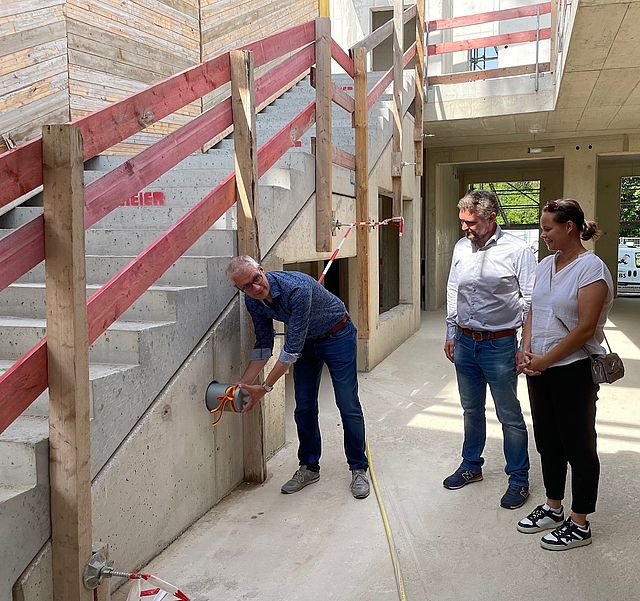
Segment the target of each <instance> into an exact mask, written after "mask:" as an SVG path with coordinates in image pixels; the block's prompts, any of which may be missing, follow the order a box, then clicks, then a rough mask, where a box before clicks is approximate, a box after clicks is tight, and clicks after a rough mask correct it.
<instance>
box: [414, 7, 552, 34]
mask: <svg viewBox="0 0 640 601" xmlns="http://www.w3.org/2000/svg"><path fill="white" fill-rule="evenodd" d="M538 11H540V13H538ZM550 12H551V2H541V3H539V4H529V5H528V6H518V7H516V8H507V9H503V10H493V11H489V12H486V13H477V14H475V15H464V16H462V17H452V18H449V19H435V20H433V21H427V24H426V26H427V30H428V31H440V30H442V29H453V28H455V27H466V26H468V25H480V24H481V23H493V22H495V21H507V20H509V19H519V18H521V17H535V16H536V15H537V14H541V15H546V14H548V13H550Z"/></svg>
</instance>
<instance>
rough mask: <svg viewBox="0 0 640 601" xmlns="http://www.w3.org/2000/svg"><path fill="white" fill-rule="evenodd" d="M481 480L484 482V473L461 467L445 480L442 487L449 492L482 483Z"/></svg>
mask: <svg viewBox="0 0 640 601" xmlns="http://www.w3.org/2000/svg"><path fill="white" fill-rule="evenodd" d="M480 480H482V471H480V472H472V471H471V470H465V469H463V468H461V467H459V468H458V469H457V470H456V471H455V472H453V474H451V475H450V476H449V477H448V478H445V479H444V482H443V483H442V486H444V487H445V488H448V489H449V490H457V489H458V488H462V487H463V486H466V485H467V484H471V483H472V482H480Z"/></svg>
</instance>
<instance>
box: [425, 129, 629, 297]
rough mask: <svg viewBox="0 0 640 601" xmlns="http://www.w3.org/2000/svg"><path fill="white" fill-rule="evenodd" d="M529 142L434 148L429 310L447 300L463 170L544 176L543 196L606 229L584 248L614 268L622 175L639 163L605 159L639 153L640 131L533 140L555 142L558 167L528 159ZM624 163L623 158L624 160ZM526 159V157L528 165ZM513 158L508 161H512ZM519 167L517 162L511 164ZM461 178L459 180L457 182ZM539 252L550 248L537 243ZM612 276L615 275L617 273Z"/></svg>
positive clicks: (487, 175) (430, 158) (493, 176)
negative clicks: (571, 204) (572, 205)
mask: <svg viewBox="0 0 640 601" xmlns="http://www.w3.org/2000/svg"><path fill="white" fill-rule="evenodd" d="M529 145H530V143H529V142H520V143H510V144H486V145H483V144H477V145H469V146H458V147H437V148H431V149H428V151H427V170H428V171H427V173H428V181H427V199H426V205H425V211H426V220H427V232H426V239H425V251H424V252H425V256H426V265H427V271H426V278H425V280H426V290H425V294H426V299H427V308H428V309H436V308H439V307H442V306H443V305H444V304H445V295H444V291H445V288H446V279H447V273H448V268H449V264H450V261H451V252H452V248H453V244H455V241H456V240H457V239H458V237H459V226H458V223H457V220H456V212H455V201H456V200H457V199H458V198H459V196H460V195H461V194H462V189H463V188H462V187H458V182H460V181H461V180H460V178H462V183H464V175H463V173H464V170H465V169H467V170H468V171H469V172H470V173H473V175H474V179H476V181H481V180H478V177H483V178H484V179H485V180H492V181H500V180H501V181H505V179H506V180H509V179H514V180H516V179H541V181H542V182H543V183H542V190H541V195H542V200H543V201H546V200H551V199H554V198H559V197H569V198H575V199H576V200H578V201H579V202H580V204H581V205H582V207H583V209H584V211H585V215H586V216H587V218H588V219H592V218H594V217H595V218H596V219H597V220H598V221H599V222H600V223H601V225H602V228H603V229H604V235H603V237H602V238H601V239H600V240H599V241H598V242H597V244H595V246H594V244H593V243H590V242H589V243H586V244H585V246H587V247H589V248H595V251H596V252H597V254H598V255H599V256H601V257H602V258H603V260H604V261H605V262H606V263H607V266H608V267H609V269H610V270H611V273H612V274H616V273H617V246H618V222H617V220H618V214H619V177H620V176H621V174H623V172H626V174H631V175H633V174H634V170H635V171H637V161H635V162H634V161H632V160H631V159H630V160H629V162H628V165H627V166H626V167H625V166H624V165H615V166H611V165H607V163H606V160H605V162H604V164H601V162H600V161H599V159H600V158H602V159H603V160H604V157H607V160H610V159H608V157H610V156H611V155H615V156H616V157H624V156H625V155H628V156H635V155H637V154H638V152H640V137H638V136H594V137H592V138H581V139H548V140H542V139H541V140H536V145H540V146H552V147H554V149H555V150H554V151H553V152H550V153H549V154H548V155H546V156H547V158H548V159H555V165H556V166H555V167H553V166H552V167H549V168H546V167H545V166H544V165H543V163H540V161H539V160H538V162H537V163H536V161H535V160H533V161H532V160H531V155H530V154H529V153H528V147H529ZM619 160H620V161H621V162H623V159H619ZM523 161H525V162H524V163H523ZM510 162H511V163H510ZM514 164H515V165H516V166H515V167H514ZM456 178H458V179H456ZM540 247H541V252H540V255H541V256H544V255H545V254H546V250H545V247H544V245H540ZM614 279H615V277H614Z"/></svg>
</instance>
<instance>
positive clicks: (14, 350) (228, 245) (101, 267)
mask: <svg viewBox="0 0 640 601" xmlns="http://www.w3.org/2000/svg"><path fill="white" fill-rule="evenodd" d="M335 81H336V84H337V85H342V84H345V85H347V84H349V83H350V80H348V79H347V78H340V77H336V78H335ZM374 81H375V78H373V77H372V84H373V82H374ZM412 85H413V84H412V78H411V76H407V81H406V85H405V88H406V89H407V90H409V89H412ZM314 95H315V91H314V90H313V89H312V88H311V87H310V86H309V84H308V81H307V80H303V81H302V82H301V83H299V84H298V85H296V86H295V87H294V88H292V89H291V90H290V91H289V92H287V93H285V94H284V95H283V96H282V97H281V98H279V99H278V100H276V101H275V102H274V103H273V104H272V105H270V106H269V107H267V108H266V109H265V110H264V111H262V112H261V113H260V114H259V115H258V118H257V126H258V142H259V144H262V143H264V142H265V141H266V140H267V139H269V138H270V137H272V136H273V135H274V134H275V133H276V132H277V131H278V130H279V129H280V128H281V127H282V126H284V125H285V124H286V123H287V122H288V121H289V119H290V118H291V117H293V116H294V115H296V114H298V113H299V112H300V111H301V110H302V109H303V108H304V107H305V106H307V105H308V104H309V103H310V102H312V101H313V99H314ZM385 99H388V97H386V98H385V97H383V98H382V100H385ZM407 104H408V103H407ZM350 122H351V117H350V115H347V114H346V113H345V112H344V111H342V110H341V109H339V108H338V107H336V108H335V110H334V144H335V145H336V146H338V147H340V148H343V149H344V150H347V151H349V152H354V147H353V145H354V142H353V130H352V129H351V123H350ZM370 127H371V131H370V138H369V139H370V147H369V156H370V159H369V160H370V166H371V167H373V165H374V164H375V162H376V160H377V158H378V157H379V156H380V154H381V153H382V150H383V149H384V147H385V146H386V145H387V143H388V140H389V138H390V136H391V122H390V118H389V110H388V108H387V106H385V105H384V103H382V104H379V105H377V106H376V107H374V110H373V111H372V113H371V122H370ZM312 135H314V132H313V130H312V131H310V132H308V133H307V134H306V135H305V136H304V138H303V142H302V146H301V147H299V148H293V149H292V150H291V152H289V153H288V154H287V155H285V157H283V158H282V159H281V160H280V161H279V162H278V164H277V165H276V166H274V167H273V168H272V169H271V170H270V171H269V172H268V173H267V174H265V176H263V177H262V178H261V180H260V182H259V194H260V205H259V206H260V213H259V215H260V220H259V235H260V245H261V250H262V253H263V256H264V255H266V254H267V253H268V252H269V250H271V249H272V248H273V247H274V245H275V244H276V242H277V241H278V239H279V238H280V237H281V236H282V235H283V232H284V231H285V230H286V228H287V227H288V226H289V225H290V224H291V223H292V222H293V221H294V219H295V217H296V216H297V215H298V214H299V213H300V211H301V210H302V209H303V208H304V207H305V205H307V204H308V202H309V200H310V199H311V198H312V197H313V194H314V190H315V177H314V157H313V156H312V155H311V154H310V152H309V149H310V145H309V138H310V136H312ZM124 160H126V157H115V156H112V157H110V156H101V157H96V158H94V159H91V160H89V161H88V162H87V163H86V164H85V180H86V181H87V182H90V181H92V180H93V179H95V178H97V177H99V176H100V175H101V174H102V173H104V172H105V171H108V170H110V169H112V168H113V167H115V166H116V165H118V164H120V163H121V162H123V161H124ZM232 170H233V140H232V137H231V136H230V137H229V138H226V139H224V140H222V141H221V142H220V143H219V144H217V145H216V146H215V147H214V148H213V149H211V150H210V151H209V152H208V153H206V154H200V155H193V156H190V157H188V158H187V159H185V160H184V161H182V163H180V164H179V165H178V166H176V167H175V168H174V169H172V170H171V171H170V172H169V173H167V174H165V175H163V176H162V177H161V178H159V179H158V180H157V181H156V182H154V183H153V184H152V185H150V186H149V187H148V188H147V189H146V190H145V192H156V193H160V194H156V195H151V196H149V198H152V199H156V200H157V199H159V198H162V195H164V203H165V204H163V205H159V206H153V205H145V204H144V200H143V201H142V203H140V204H142V205H143V206H121V207H119V208H117V209H116V210H114V211H113V212H112V213H110V214H109V215H108V216H106V217H105V218H103V219H102V220H101V221H100V222H98V223H96V224H95V226H94V227H92V228H91V229H90V230H88V231H87V232H86V254H87V294H88V295H90V294H92V293H93V292H94V291H95V290H96V289H97V288H98V287H99V286H100V285H102V284H104V283H105V282H106V281H108V279H109V278H110V277H111V276H113V275H114V274H115V273H117V271H118V270H119V269H121V268H122V267H123V266H124V265H126V264H127V263H128V262H129V261H130V260H131V259H132V258H133V257H134V256H136V255H137V254H138V253H139V252H140V251H142V250H143V249H144V248H145V247H147V246H148V245H149V244H151V243H152V242H153V241H154V240H155V239H157V237H158V236H159V235H160V234H161V233H162V232H164V231H166V230H167V228H168V227H170V226H171V225H172V224H174V223H175V222H176V221H177V220H178V219H179V218H180V217H182V216H183V215H184V214H185V213H186V212H187V211H188V210H189V209H190V208H191V207H193V206H194V205H195V204H196V203H197V202H198V201H199V200H200V199H201V198H202V197H203V196H204V195H205V194H206V193H208V192H209V191H210V190H211V189H213V188H214V187H215V185H216V184H217V183H219V182H220V181H221V180H222V179H223V178H224V177H226V176H227V175H228V174H229V173H230V172H231V171H232ZM334 192H335V193H338V194H341V195H345V196H350V197H353V196H354V188H353V174H351V173H350V172H348V171H347V170H344V169H342V168H339V167H335V168H334ZM143 198H144V196H143ZM123 200H124V199H123ZM128 204H129V205H131V203H130V202H129V203H128ZM38 205H41V199H40V198H39V197H34V198H33V199H32V200H31V201H29V206H21V207H18V208H15V209H13V210H12V211H11V212H9V213H7V214H6V215H4V216H2V217H0V237H2V236H4V235H7V234H8V233H9V232H10V231H12V230H13V229H15V228H17V227H19V226H20V225H22V224H23V223H26V222H27V221H28V220H29V219H31V218H32V217H34V216H36V215H37V214H39V213H40V212H41V211H42V207H41V206H38ZM234 230H235V207H234V208H232V209H231V210H229V211H228V212H227V214H225V215H224V216H223V217H222V218H221V219H220V220H219V221H218V222H217V223H216V224H215V225H214V226H213V227H212V228H211V229H210V230H209V231H208V232H207V233H206V234H205V235H204V236H202V237H201V238H200V240H198V241H197V242H196V243H195V244H194V246H193V247H192V248H190V249H189V250H188V251H187V253H186V254H185V255H184V256H183V257H181V258H180V259H179V260H178V261H176V263H175V264H174V265H173V266H172V267H171V268H170V269H169V270H168V271H167V272H166V273H165V274H163V275H162V276H161V277H160V278H159V279H158V280H157V282H156V283H155V284H154V285H153V286H152V287H151V288H150V289H149V290H148V291H146V292H145V293H144V294H143V295H142V297H141V298H140V299H139V300H138V301H136V302H135V303H134V304H133V306H132V307H130V308H129V309H128V310H127V312H126V313H125V314H124V315H123V316H122V317H121V318H120V319H119V320H118V321H117V322H115V323H114V324H113V325H112V326H111V327H110V328H109V329H108V330H107V331H106V332H105V333H104V334H103V335H102V336H101V337H100V338H99V339H98V340H97V341H96V342H95V343H94V344H93V345H92V347H91V349H90V380H91V382H90V392H91V399H90V407H91V420H92V421H91V475H92V478H93V479H94V487H95V482H96V480H97V478H100V477H102V478H104V477H105V474H106V473H107V471H108V470H109V466H110V461H111V460H112V459H113V457H114V456H116V454H117V453H119V452H124V451H121V449H123V448H126V445H125V442H126V441H127V439H129V438H131V437H132V436H136V435H139V434H136V425H137V424H138V423H139V422H140V420H141V418H142V417H143V416H144V415H145V413H147V412H149V411H151V410H152V409H153V406H154V403H155V402H156V399H157V398H158V397H159V395H160V393H161V392H162V391H163V389H164V388H165V386H166V385H167V383H168V382H169V381H170V380H171V378H172V377H173V376H174V374H176V372H177V370H178V369H179V368H180V366H181V365H183V364H184V363H185V361H186V360H187V359H188V358H189V356H190V355H191V354H192V353H193V351H194V349H195V348H196V347H197V346H198V343H199V341H201V339H202V338H203V336H204V335H205V334H206V332H207V331H208V330H209V329H210V328H211V326H212V324H214V323H216V320H219V319H221V316H223V317H224V315H225V311H226V312H228V307H229V306H230V303H231V301H232V300H233V298H234V296H235V290H234V289H233V288H232V287H231V286H230V285H229V284H228V283H227V281H226V277H225V272H224V271H225V268H226V265H227V263H228V261H229V258H230V257H231V256H233V255H234V254H235V251H236V234H235V231H234ZM303 244H306V245H308V246H309V250H307V249H304V248H302V247H301V256H306V255H307V254H308V253H311V252H313V251H314V249H313V248H312V247H313V246H314V242H313V240H311V239H309V240H305V241H304V242H303ZM44 295H45V290H44V266H43V264H41V265H39V266H37V267H36V268H34V269H33V270H32V271H30V272H29V273H27V274H26V275H25V276H24V277H22V278H21V279H20V280H19V281H18V282H16V283H15V284H13V285H11V286H10V287H9V288H8V289H6V290H4V291H2V292H0V370H4V369H7V368H8V367H9V366H10V365H11V364H12V363H13V362H14V361H15V360H16V359H18V358H19V357H20V356H21V355H22V354H24V353H25V352H26V351H27V350H28V349H29V348H30V347H31V346H33V344H35V343H36V342H37V341H38V340H39V339H40V338H42V336H44V335H45V333H46V322H45V307H44ZM232 344H234V345H237V344H238V343H237V341H236V340H233V342H232ZM220 352H223V351H222V350H221V351H220ZM47 414H48V395H47V392H45V393H43V394H42V395H41V396H40V397H39V398H38V399H37V400H36V402H35V403H33V405H32V406H31V407H30V408H29V409H28V410H27V411H26V412H25V413H24V414H23V415H22V416H21V417H20V418H19V419H18V420H17V421H16V422H15V423H14V424H13V425H12V426H11V427H10V428H9V429H8V430H7V431H6V432H4V433H3V434H1V435H0V541H3V542H2V544H0V600H2V601H4V600H5V599H7V600H8V599H11V590H12V587H13V586H14V583H15V582H16V580H17V579H18V578H19V577H20V575H21V574H22V573H23V572H24V571H25V569H26V568H27V566H28V565H29V564H30V562H32V560H34V558H36V560H35V562H34V563H36V564H38V563H42V562H41V558H38V557H37V556H38V554H39V553H40V552H41V550H43V549H44V550H45V551H47V549H48V547H47V546H46V543H47V541H48V539H49V536H50V522H49V491H48V423H47ZM203 419H206V414H203ZM235 484H237V482H236V483H234V482H230V483H229V486H230V487H231V488H233V486H235ZM226 492H229V491H228V490H227V491H226ZM225 494H226V493H225ZM142 496H144V495H142ZM102 498H103V497H102V496H101V497H100V499H102ZM105 498H106V497H105ZM100 502H102V501H100ZM104 503H105V504H106V503H109V500H108V499H107V500H105V501H104ZM144 505H145V503H144V499H141V500H140V509H133V510H132V511H140V512H143V511H144ZM93 511H94V515H100V516H101V517H102V518H103V519H112V518H115V516H116V515H117V513H118V512H119V511H120V510H119V508H115V507H114V508H109V507H108V506H104V507H96V500H95V498H94V510H93ZM112 514H113V515H112ZM133 517H134V518H135V517H136V516H133ZM185 519H186V518H185ZM190 519H191V521H193V518H190ZM189 523H191V522H190V521H187V523H184V524H177V525H176V531H175V532H173V533H171V534H169V535H168V536H173V537H174V538H175V536H177V535H178V534H179V533H180V532H181V531H182V530H184V528H186V527H187V526H188V525H189ZM163 527H166V524H164V525H163ZM7 541H16V542H18V541H19V544H15V545H14V544H8V542H7ZM158 545H160V546H159V547H158V548H151V549H145V551H144V553H145V555H146V556H144V557H137V558H136V559H137V561H138V562H143V561H147V560H148V559H150V558H152V557H153V556H155V554H157V553H158V552H159V551H160V550H161V548H162V546H161V543H158ZM125 556H126V554H125ZM115 558H116V560H117V559H118V550H117V548H116V550H115ZM124 558H125V557H124V556H123V557H122V558H121V559H124ZM126 559H127V560H130V558H129V557H126ZM45 588H46V587H45ZM33 598H34V599H35V598H36V597H33ZM37 598H40V597H37ZM42 598H45V597H42Z"/></svg>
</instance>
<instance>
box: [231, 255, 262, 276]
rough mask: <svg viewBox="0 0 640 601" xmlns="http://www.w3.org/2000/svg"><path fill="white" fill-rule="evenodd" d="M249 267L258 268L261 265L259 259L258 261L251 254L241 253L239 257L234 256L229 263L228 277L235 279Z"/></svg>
mask: <svg viewBox="0 0 640 601" xmlns="http://www.w3.org/2000/svg"><path fill="white" fill-rule="evenodd" d="M247 267H255V268H256V269H257V268H258V267H260V263H258V261H256V260H255V259H254V258H253V257H250V256H249V255H240V256H238V257H233V259H231V261H229V265H227V277H228V278H229V279H230V280H233V279H235V277H236V276H237V275H238V274H239V273H241V272H242V271H244V270H245V269H246V268H247Z"/></svg>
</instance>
